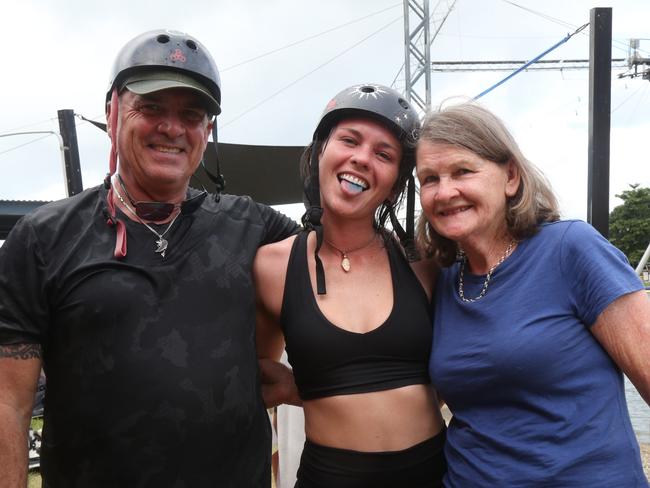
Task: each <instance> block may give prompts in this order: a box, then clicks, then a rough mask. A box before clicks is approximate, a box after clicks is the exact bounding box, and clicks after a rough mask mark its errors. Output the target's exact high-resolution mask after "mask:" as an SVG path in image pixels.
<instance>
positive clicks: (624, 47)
mask: <svg viewBox="0 0 650 488" xmlns="http://www.w3.org/2000/svg"><path fill="white" fill-rule="evenodd" d="M501 1H502V2H505V3H507V4H509V5H512V6H513V7H517V8H520V9H522V10H525V11H526V12H529V13H531V14H533V15H537V16H538V17H542V18H543V19H546V20H549V21H550V22H554V23H556V24H559V25H561V26H563V27H567V28H571V29H575V28H576V27H577V26H576V25H574V24H571V23H569V22H565V21H563V20H561V19H557V18H555V17H551V16H550V15H547V14H544V13H542V12H538V11H537V10H533V9H531V8H528V7H524V6H523V5H519V4H517V3H515V2H512V1H510V0H501ZM584 34H585V35H587V33H586V32H585V33H584ZM614 44H620V46H615V45H614ZM612 45H613V47H615V48H617V49H620V50H621V51H627V49H628V47H629V46H628V43H627V42H624V41H619V40H618V39H612ZM639 51H641V52H644V53H646V54H650V52H648V51H645V50H643V49H639Z"/></svg>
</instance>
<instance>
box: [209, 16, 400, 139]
mask: <svg viewBox="0 0 650 488" xmlns="http://www.w3.org/2000/svg"><path fill="white" fill-rule="evenodd" d="M398 20H402V17H401V16H400V17H398V18H396V19H394V20H392V21H390V22H389V23H388V24H386V25H384V26H382V27H380V28H379V29H377V30H376V31H375V32H373V33H372V34H369V35H367V36H366V37H364V38H363V39H361V40H360V41H358V42H356V43H354V44H353V45H352V46H350V47H348V48H346V49H344V50H343V51H341V52H340V53H338V54H336V55H335V56H333V57H331V58H330V59H328V60H327V61H325V62H324V63H322V64H320V65H318V66H316V67H315V68H314V69H312V70H311V71H309V72H308V73H306V74H304V75H302V76H301V77H299V78H298V79H296V80H294V81H292V82H291V83H289V84H288V85H285V86H284V87H282V88H280V89H279V90H278V91H276V92H274V93H272V94H271V95H269V96H268V97H266V98H265V99H264V100H262V101H260V102H259V103H256V104H255V105H253V106H252V107H250V108H248V109H246V110H244V111H243V112H242V113H240V114H239V115H237V116H236V117H234V118H232V119H230V120H229V121H228V122H226V123H224V124H222V125H220V126H219V129H220V130H223V129H224V128H225V127H227V126H229V125H230V124H232V123H234V122H236V121H237V120H239V119H241V118H242V117H243V116H244V115H247V114H249V113H250V112H252V111H253V110H255V109H257V108H259V107H260V106H262V105H264V104H265V103H266V102H268V101H269V100H271V99H272V98H274V97H276V96H278V95H279V94H280V93H282V92H284V91H286V90H287V89H289V88H291V87H292V86H294V85H295V84H297V83H298V82H300V81H302V80H304V79H305V78H307V77H308V76H309V75H312V74H313V73H315V72H316V71H318V70H319V69H321V68H323V67H325V66H327V65H328V64H330V63H331V62H333V61H335V60H336V59H338V58H340V57H341V56H343V55H344V54H345V53H347V52H349V51H351V50H352V49H354V48H355V47H357V46H358V45H360V44H362V43H364V42H365V41H367V40H368V39H370V38H371V37H374V36H376V35H377V34H379V33H380V32H381V31H383V30H385V29H387V28H388V27H390V26H391V25H393V24H394V23H395V22H397V21H398Z"/></svg>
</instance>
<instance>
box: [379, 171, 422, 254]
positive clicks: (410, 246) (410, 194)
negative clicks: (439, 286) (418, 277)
mask: <svg viewBox="0 0 650 488" xmlns="http://www.w3.org/2000/svg"><path fill="white" fill-rule="evenodd" d="M386 204H387V207H388V216H389V217H390V223H391V225H392V226H393V230H394V231H395V233H396V234H397V237H398V238H399V241H400V244H401V245H402V248H404V253H405V254H406V259H407V260H408V261H409V262H413V261H418V260H419V259H420V255H419V252H418V250H417V247H416V246H415V178H414V177H413V173H411V174H410V175H409V177H408V179H407V182H406V230H404V228H403V227H402V225H401V224H400V223H399V220H398V219H397V216H396V215H395V209H394V207H393V205H390V204H389V203H388V202H386Z"/></svg>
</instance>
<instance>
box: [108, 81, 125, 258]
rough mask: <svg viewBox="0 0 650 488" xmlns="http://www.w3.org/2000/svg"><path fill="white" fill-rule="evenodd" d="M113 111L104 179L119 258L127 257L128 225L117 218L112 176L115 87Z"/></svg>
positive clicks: (114, 165)
mask: <svg viewBox="0 0 650 488" xmlns="http://www.w3.org/2000/svg"><path fill="white" fill-rule="evenodd" d="M110 104H111V111H110V114H109V115H108V117H109V121H110V127H111V133H110V139H111V152H110V153H109V157H108V171H109V172H108V174H107V175H106V178H105V179H104V186H105V187H106V188H107V189H108V193H107V194H106V203H107V205H108V216H107V220H106V223H107V224H108V225H114V226H115V230H116V233H117V236H116V238H115V250H114V251H113V256H114V257H115V258H117V259H122V258H124V257H126V226H125V225H124V222H122V221H121V220H120V219H118V218H117V216H116V212H115V203H114V202H113V182H112V180H111V177H112V176H113V175H114V174H115V171H117V120H118V117H117V112H118V110H119V104H118V95H117V88H113V92H112V93H111V101H110Z"/></svg>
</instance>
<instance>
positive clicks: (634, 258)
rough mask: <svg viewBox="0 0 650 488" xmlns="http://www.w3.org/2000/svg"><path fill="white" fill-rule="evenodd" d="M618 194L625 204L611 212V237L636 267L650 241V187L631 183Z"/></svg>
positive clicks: (613, 242)
mask: <svg viewBox="0 0 650 488" xmlns="http://www.w3.org/2000/svg"><path fill="white" fill-rule="evenodd" d="M616 196H617V197H618V198H620V199H621V200H623V204H622V205H619V206H618V207H616V208H614V210H612V211H611V213H610V214H609V238H610V241H611V242H612V244H614V245H615V246H616V247H618V248H619V249H620V250H621V251H623V252H624V253H625V255H626V256H627V258H628V259H629V260H630V263H631V264H632V266H634V267H636V266H637V264H638V263H639V261H640V260H641V257H642V256H643V252H644V251H645V250H646V248H647V247H648V244H649V243H650V188H643V187H640V186H639V185H638V184H636V185H630V190H625V191H624V192H623V193H621V194H620V195H616Z"/></svg>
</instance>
